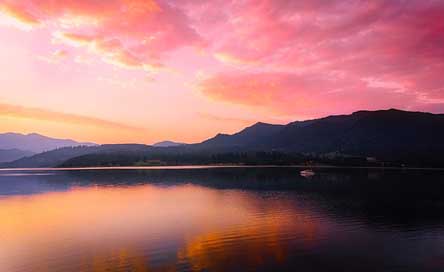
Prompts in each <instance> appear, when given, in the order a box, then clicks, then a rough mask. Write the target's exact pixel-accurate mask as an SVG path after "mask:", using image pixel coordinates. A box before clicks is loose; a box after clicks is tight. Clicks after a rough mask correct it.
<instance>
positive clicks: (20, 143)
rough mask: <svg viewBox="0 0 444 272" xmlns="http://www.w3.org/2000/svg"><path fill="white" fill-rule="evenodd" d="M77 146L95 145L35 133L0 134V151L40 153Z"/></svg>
mask: <svg viewBox="0 0 444 272" xmlns="http://www.w3.org/2000/svg"><path fill="white" fill-rule="evenodd" d="M79 145H86V146H92V145H96V144H94V143H88V142H76V141H74V140H70V139H56V138H51V137H47V136H43V135H40V134H37V133H30V134H20V133H11V132H9V133H3V134H0V149H19V150H22V151H30V152H33V153H40V152H44V151H49V150H53V149H56V148H61V147H67V146H79Z"/></svg>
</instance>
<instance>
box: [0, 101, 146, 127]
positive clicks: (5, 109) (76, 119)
mask: <svg viewBox="0 0 444 272" xmlns="http://www.w3.org/2000/svg"><path fill="white" fill-rule="evenodd" d="M0 117H12V118H21V119H31V120H40V121H50V122H56V123H60V124H65V125H66V124H71V125H82V126H91V127H101V128H106V129H116V130H125V131H133V132H134V131H138V132H140V131H142V130H143V129H141V128H139V127H134V126H130V125H127V124H122V123H118V122H114V121H109V120H104V119H100V118H95V117H89V116H83V115H77V114H70V113H62V112H56V111H50V110H46V109H40V108H32V107H22V106H18V105H12V104H4V103H0Z"/></svg>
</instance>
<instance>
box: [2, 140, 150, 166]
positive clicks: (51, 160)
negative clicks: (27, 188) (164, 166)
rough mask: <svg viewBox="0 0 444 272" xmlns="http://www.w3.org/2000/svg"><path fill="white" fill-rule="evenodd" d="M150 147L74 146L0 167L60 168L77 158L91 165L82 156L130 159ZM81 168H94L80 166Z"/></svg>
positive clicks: (130, 145) (132, 145)
mask: <svg viewBox="0 0 444 272" xmlns="http://www.w3.org/2000/svg"><path fill="white" fill-rule="evenodd" d="M151 148H152V147H150V146H148V145H140V144H108V145H98V146H85V145H82V146H74V147H62V148H58V149H54V150H51V151H46V152H42V153H39V154H35V155H34V156H31V157H25V158H21V159H18V160H16V161H13V162H9V163H3V164H0V167H4V168H21V167H56V166H62V165H63V164H64V163H65V162H67V161H69V160H71V159H73V158H79V160H80V161H81V162H78V163H79V164H80V163H84V162H88V163H92V162H91V160H90V159H86V158H84V157H83V156H86V155H97V154H102V155H105V156H111V157H114V156H116V155H118V156H120V157H131V156H136V155H137V154H144V153H146V152H147V151H148V150H151ZM82 166H96V165H94V164H92V165H82Z"/></svg>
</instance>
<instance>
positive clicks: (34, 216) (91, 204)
mask: <svg viewBox="0 0 444 272" xmlns="http://www.w3.org/2000/svg"><path fill="white" fill-rule="evenodd" d="M299 171H300V169H296V168H282V167H280V168H198V169H193V168H186V169H143V170H131V169H114V170H100V169H95V170H94V169H90V170H75V171H52V170H33V171H24V170H13V171H1V172H0V271H7V272H16V271H444V196H443V194H442V192H443V190H442V183H443V182H444V179H443V177H444V175H443V172H441V171H420V170H408V171H402V170H365V169H342V170H341V169H318V170H316V171H315V172H316V175H315V176H313V177H311V178H304V177H301V176H300V175H299Z"/></svg>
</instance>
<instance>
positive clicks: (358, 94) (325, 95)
mask: <svg viewBox="0 0 444 272" xmlns="http://www.w3.org/2000/svg"><path fill="white" fill-rule="evenodd" d="M199 89H200V91H201V92H202V93H203V94H204V95H206V96H208V97H210V98H211V99H214V100H217V101H225V102H228V103H235V104H241V105H245V106H249V107H253V108H263V109H266V110H269V111H270V112H271V113H272V114H275V115H276V114H277V115H287V116H306V117H320V116H324V115H328V114H335V113H344V112H352V111H356V110H360V109H370V110H372V109H374V110H376V109H381V108H391V107H396V108H403V109H424V108H430V109H436V107H439V105H444V104H443V103H441V104H440V103H434V107H428V106H427V105H428V103H425V101H421V100H419V99H418V97H417V96H416V95H415V94H412V93H403V92H399V91H398V90H397V89H396V88H395V87H394V86H390V85H388V84H383V83H379V84H375V83H373V85H372V84H369V82H365V81H362V80H354V79H349V78H337V77H335V75H327V76H325V75H318V74H311V75H308V74H303V75H297V74H295V73H242V72H235V73H230V74H218V75H214V76H212V77H209V78H207V79H205V80H202V81H201V82H200V84H199Z"/></svg>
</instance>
